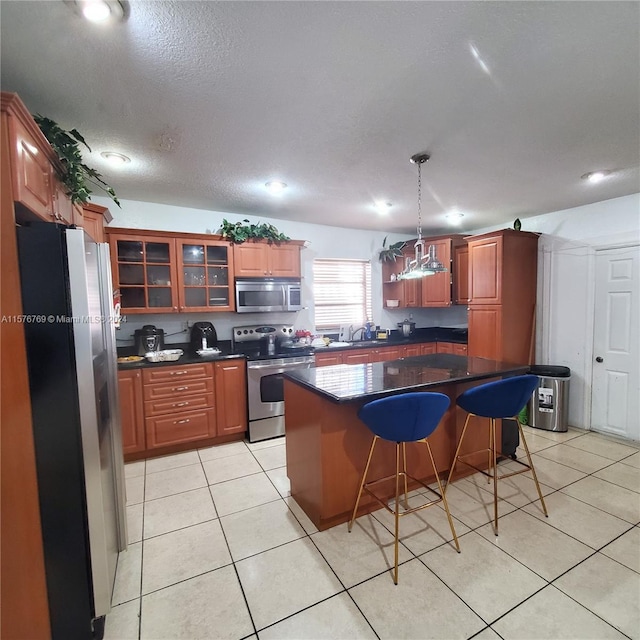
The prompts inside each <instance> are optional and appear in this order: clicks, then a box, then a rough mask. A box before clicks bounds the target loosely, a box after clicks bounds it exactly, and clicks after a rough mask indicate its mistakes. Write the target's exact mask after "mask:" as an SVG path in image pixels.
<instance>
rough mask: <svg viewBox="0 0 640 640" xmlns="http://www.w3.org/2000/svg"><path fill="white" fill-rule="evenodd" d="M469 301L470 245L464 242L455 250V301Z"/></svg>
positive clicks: (458, 302) (461, 302) (456, 302)
mask: <svg viewBox="0 0 640 640" xmlns="http://www.w3.org/2000/svg"><path fill="white" fill-rule="evenodd" d="M468 302H469V247H468V246H467V245H466V244H464V245H460V246H457V247H455V248H454V250H453V303H454V304H467V303H468Z"/></svg>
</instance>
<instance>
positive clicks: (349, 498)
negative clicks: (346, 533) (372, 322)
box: [284, 354, 529, 530]
mask: <svg viewBox="0 0 640 640" xmlns="http://www.w3.org/2000/svg"><path fill="white" fill-rule="evenodd" d="M528 369H529V366H528V365H518V364H511V363H504V362H495V361H493V360H486V359H484V358H468V357H465V356H454V355H449V354H433V355H426V356H418V357H413V358H402V359H400V360H391V361H387V362H375V363H370V364H355V365H337V366H331V367H311V368H310V369H301V370H296V371H292V372H290V373H287V374H286V376H285V380H284V391H285V425H286V426H285V429H286V435H287V475H288V476H289V480H290V481H291V495H292V496H293V497H294V499H295V500H296V502H297V503H298V504H299V505H300V506H301V507H302V509H303V510H304V511H305V513H306V514H307V515H308V516H309V518H310V519H311V521H312V522H313V523H314V524H315V526H316V527H318V529H320V530H323V529H328V528H330V527H333V526H335V525H337V524H340V523H342V522H346V521H347V520H348V519H349V518H350V516H351V510H352V509H353V505H354V502H355V497H356V493H357V490H358V484H359V482H360V478H361V476H362V472H363V470H364V465H365V462H366V458H367V453H368V450H369V447H370V445H371V439H372V437H373V435H372V433H371V432H370V431H369V429H368V428H367V427H366V426H365V425H364V424H363V423H362V422H360V420H359V419H358V416H357V413H358V410H359V409H360V407H361V406H362V405H363V404H366V403H367V402H370V401H371V400H375V399H377V398H383V397H386V396H389V395H397V394H401V393H408V392H412V391H437V392H439V393H444V394H446V395H448V396H449V398H450V399H451V406H450V408H449V410H448V411H447V413H446V414H445V416H444V417H443V419H442V422H441V423H440V425H439V426H438V428H437V429H436V431H435V432H434V433H433V434H432V435H431V437H430V438H429V443H430V444H431V449H432V452H433V455H434V459H435V462H436V467H437V468H438V472H439V473H440V476H441V477H443V476H445V477H446V474H447V473H448V472H449V469H450V467H451V463H452V460H453V456H454V453H455V448H456V446H457V443H458V439H459V437H460V434H461V432H462V427H463V425H464V420H465V417H466V414H465V413H464V411H462V410H461V409H459V408H458V407H457V406H456V404H455V400H456V398H457V397H458V395H460V394H461V393H462V392H463V391H465V390H466V389H468V388H470V387H472V386H475V385H478V384H482V383H484V382H489V381H491V380H496V379H500V378H502V377H508V376H513V375H521V374H524V373H526V372H527V371H528ZM472 420H474V421H475V423H474V424H473V425H471V426H470V431H469V432H468V433H467V436H465V446H464V448H463V451H462V453H464V452H465V451H474V450H477V449H481V448H483V447H486V446H487V443H488V421H487V420H480V419H478V418H472ZM497 438H498V441H500V440H499V438H500V434H499V433H498V434H497ZM474 462H476V463H477V464H478V465H482V464H483V463H484V465H485V466H486V465H487V458H486V454H482V455H480V456H478V459H477V460H475V461H474ZM407 470H408V472H409V473H410V474H411V475H413V476H415V477H416V478H420V479H422V480H423V481H426V482H431V481H432V480H434V479H435V476H434V475H433V470H432V469H431V465H430V464H429V462H428V459H427V453H426V447H424V445H422V446H420V445H419V444H408V445H407ZM456 471H457V472H458V469H456ZM394 472H395V447H394V444H393V443H389V442H386V441H381V442H380V443H379V445H378V446H377V447H376V453H375V455H374V458H373V460H372V462H371V468H370V477H371V478H380V477H383V476H388V475H390V474H392V473H394ZM471 472H472V470H471V469H466V468H464V465H459V473H457V476H456V477H461V476H462V475H465V474H466V475H468V474H469V473H471ZM381 486H382V487H384V485H381ZM383 490H384V489H383ZM393 492H394V489H393V487H392V486H391V483H390V484H389V487H388V491H387V493H388V496H389V497H391V496H392V495H393ZM379 507H380V505H379V504H378V503H377V502H375V501H373V499H372V498H370V497H369V496H365V495H363V497H362V501H361V506H360V509H359V515H362V514H363V513H368V512H369V511H372V510H374V509H377V508H379Z"/></svg>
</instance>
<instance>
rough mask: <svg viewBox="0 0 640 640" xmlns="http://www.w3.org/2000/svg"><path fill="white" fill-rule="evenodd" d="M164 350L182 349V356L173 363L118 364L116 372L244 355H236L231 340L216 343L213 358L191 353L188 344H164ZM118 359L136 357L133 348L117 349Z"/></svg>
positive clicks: (145, 360) (242, 354) (143, 361)
mask: <svg viewBox="0 0 640 640" xmlns="http://www.w3.org/2000/svg"><path fill="white" fill-rule="evenodd" d="M164 348H165V349H182V350H183V351H184V354H183V355H181V356H180V358H179V359H178V360H174V361H173V362H149V361H148V360H147V359H146V358H144V359H142V360H140V361H139V362H119V363H118V370H119V371H124V370H127V369H141V368H144V369H151V368H154V367H171V366H173V367H175V366H180V365H181V364H202V363H203V362H215V361H217V360H231V359H233V358H244V357H246V356H245V355H244V353H236V352H234V351H233V349H232V348H231V340H222V341H220V342H219V343H218V349H220V353H219V354H218V355H215V356H199V355H198V354H197V353H193V352H192V351H191V348H190V346H189V343H188V342H186V343H178V344H165V345H164ZM117 351H118V357H122V356H132V355H137V353H136V350H135V348H134V347H118V349H117Z"/></svg>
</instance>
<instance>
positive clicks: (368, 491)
mask: <svg viewBox="0 0 640 640" xmlns="http://www.w3.org/2000/svg"><path fill="white" fill-rule="evenodd" d="M398 475H399V476H405V477H407V478H409V480H413V481H414V482H417V483H418V484H419V485H420V486H421V487H424V488H425V489H428V490H429V491H430V492H431V493H433V494H435V495H436V496H437V499H436V500H430V501H429V502H427V503H426V504H421V505H420V506H418V507H411V508H410V509H405V510H404V511H402V512H400V511H399V512H398V516H407V515H409V514H410V513H415V512H416V511H420V510H421V509H426V508H427V507H430V506H431V505H434V504H438V503H439V502H442V495H441V494H440V493H438V492H437V491H436V490H435V489H432V488H431V487H429V486H428V485H426V484H425V483H424V482H422V480H418V479H417V478H414V477H413V476H412V475H409V474H408V473H405V472H404V471H401V472H400V473H399V474H398ZM395 477H396V476H395V474H393V475H390V476H386V477H384V478H379V479H378V480H373V481H371V482H367V483H365V484H364V485H363V487H362V488H363V490H364V491H366V492H367V493H368V494H369V495H370V496H371V497H372V498H374V500H377V501H378V502H379V503H380V504H381V505H382V506H383V507H384V508H385V509H386V510H387V511H388V512H389V513H391V514H393V515H395V513H396V512H395V511H394V510H393V509H392V508H391V507H390V506H389V505H388V504H387V503H386V502H385V501H384V500H382V499H381V498H380V497H379V496H377V495H376V494H375V493H374V492H373V491H371V489H369V487H370V486H372V485H374V484H379V483H381V482H385V481H387V480H392V479H395ZM403 500H404V496H403Z"/></svg>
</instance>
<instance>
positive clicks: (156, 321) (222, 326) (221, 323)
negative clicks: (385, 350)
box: [116, 305, 467, 347]
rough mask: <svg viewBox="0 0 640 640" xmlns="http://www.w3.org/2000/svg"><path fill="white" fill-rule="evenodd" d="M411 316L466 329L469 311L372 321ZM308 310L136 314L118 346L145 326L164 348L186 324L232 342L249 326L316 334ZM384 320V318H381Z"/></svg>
mask: <svg viewBox="0 0 640 640" xmlns="http://www.w3.org/2000/svg"><path fill="white" fill-rule="evenodd" d="M410 314H411V316H412V319H413V321H414V322H415V323H416V327H417V328H422V327H452V328H458V327H460V328H462V327H466V326H467V307H466V306H465V305H456V306H452V307H448V308H443V309H420V308H412V309H397V310H393V311H390V310H389V309H385V310H384V312H383V313H382V314H378V316H376V314H374V317H373V320H374V322H375V323H376V324H379V325H380V326H381V327H382V328H383V329H386V328H389V329H396V325H397V323H398V322H402V320H404V319H405V318H409V315H410ZM310 315H311V314H310V313H309V310H306V309H305V310H302V311H299V312H294V313H242V314H238V313H233V312H228V313H224V312H223V313H178V314H176V313H154V314H133V315H127V314H126V313H124V314H123V316H126V321H125V322H122V323H121V324H120V328H119V329H117V330H116V340H117V342H118V346H121V347H122V346H127V345H129V344H131V345H132V344H133V332H134V331H135V330H136V329H140V328H142V327H143V326H144V325H146V324H152V325H154V326H156V327H157V328H158V329H162V330H163V331H164V332H165V340H164V342H165V344H176V343H179V342H186V341H187V340H188V339H189V334H190V329H188V328H186V323H189V325H192V324H193V323H194V322H202V321H208V322H211V323H213V326H214V327H215V328H216V333H217V335H218V340H231V330H232V328H233V327H237V326H241V325H249V324H292V325H293V326H294V327H295V328H296V329H308V330H310V331H313V330H314V327H313V322H312V321H310V320H309V318H310ZM381 316H382V318H381Z"/></svg>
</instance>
